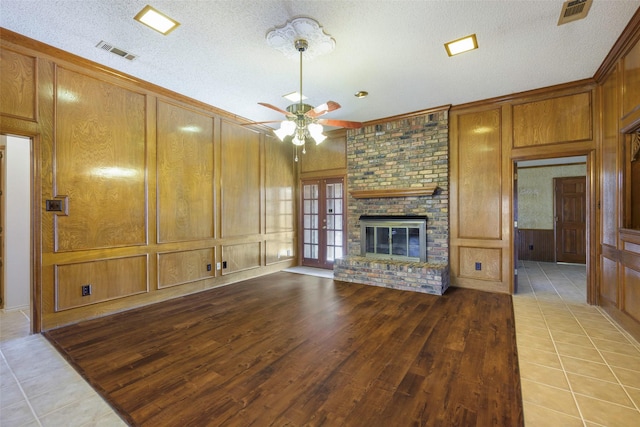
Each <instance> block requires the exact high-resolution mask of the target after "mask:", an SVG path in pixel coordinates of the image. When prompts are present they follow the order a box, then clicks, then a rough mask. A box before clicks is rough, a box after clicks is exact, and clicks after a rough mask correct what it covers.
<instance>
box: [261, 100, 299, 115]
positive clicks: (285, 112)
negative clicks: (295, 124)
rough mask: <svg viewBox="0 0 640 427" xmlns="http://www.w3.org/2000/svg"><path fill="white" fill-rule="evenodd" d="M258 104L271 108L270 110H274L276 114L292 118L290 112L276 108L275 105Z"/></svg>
mask: <svg viewBox="0 0 640 427" xmlns="http://www.w3.org/2000/svg"><path fill="white" fill-rule="evenodd" d="M258 104H260V105H262V106H263V107H267V108H271V109H272V110H275V111H277V112H278V113H282V114H284V115H285V116H293V114H291V113H290V112H288V111H286V110H283V109H282V108H279V107H276V106H275V105H271V104H267V103H266V102H258Z"/></svg>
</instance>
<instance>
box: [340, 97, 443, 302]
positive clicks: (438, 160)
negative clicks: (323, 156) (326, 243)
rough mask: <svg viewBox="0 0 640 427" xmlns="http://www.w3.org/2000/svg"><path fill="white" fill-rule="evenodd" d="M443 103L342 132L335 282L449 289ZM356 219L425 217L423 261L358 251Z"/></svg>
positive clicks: (437, 290) (438, 291) (434, 291)
mask: <svg viewBox="0 0 640 427" xmlns="http://www.w3.org/2000/svg"><path fill="white" fill-rule="evenodd" d="M448 137H449V127H448V108H446V109H441V110H435V111H431V112H427V113H425V114H421V115H415V116H413V117H410V118H404V119H401V120H397V121H389V122H387V123H383V124H377V125H372V126H366V127H364V128H362V129H358V130H353V131H349V133H348V134H347V175H348V176H347V233H348V234H347V256H345V257H343V258H342V259H339V260H336V262H335V265H334V277H335V279H336V280H342V281H348V282H357V283H365V284H370V285H376V286H384V287H389V288H395V289H404V290H411V291H416V292H425V293H432V294H438V295H440V294H442V293H443V292H444V291H445V290H446V289H447V287H448V286H449V180H448V179H449V139H448ZM361 216H381V217H383V216H384V217H389V216H398V217H402V216H426V217H427V218H428V225H427V230H426V246H427V259H426V262H421V261H406V260H386V259H379V258H369V257H363V256H362V255H361V246H362V245H361V235H360V234H361V233H360V223H359V218H360V217H361Z"/></svg>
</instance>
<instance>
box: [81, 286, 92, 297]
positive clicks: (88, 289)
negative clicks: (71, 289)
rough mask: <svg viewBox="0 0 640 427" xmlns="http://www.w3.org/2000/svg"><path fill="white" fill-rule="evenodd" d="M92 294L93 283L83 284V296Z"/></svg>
mask: <svg viewBox="0 0 640 427" xmlns="http://www.w3.org/2000/svg"><path fill="white" fill-rule="evenodd" d="M89 295H91V285H82V296H83V297H86V296H89Z"/></svg>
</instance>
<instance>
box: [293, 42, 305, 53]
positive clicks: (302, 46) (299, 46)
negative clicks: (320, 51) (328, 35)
mask: <svg viewBox="0 0 640 427" xmlns="http://www.w3.org/2000/svg"><path fill="white" fill-rule="evenodd" d="M294 46H295V48H296V50H297V51H298V52H304V51H305V50H307V49H308V48H309V43H308V42H307V41H306V40H305V39H298V40H296V41H295V42H294Z"/></svg>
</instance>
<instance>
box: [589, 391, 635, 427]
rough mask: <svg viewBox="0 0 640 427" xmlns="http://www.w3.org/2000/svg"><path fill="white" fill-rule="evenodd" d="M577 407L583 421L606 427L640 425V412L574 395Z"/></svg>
mask: <svg viewBox="0 0 640 427" xmlns="http://www.w3.org/2000/svg"><path fill="white" fill-rule="evenodd" d="M576 400H577V401H578V406H579V407H580V411H581V412H582V416H583V417H584V419H585V420H587V421H590V422H594V423H598V424H601V425H604V426H607V427H630V426H639V425H640V412H638V411H637V410H636V409H632V408H628V407H625V406H617V405H615V406H612V404H611V403H609V402H605V401H603V400H598V399H593V398H591V397H587V396H582V395H576Z"/></svg>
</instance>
